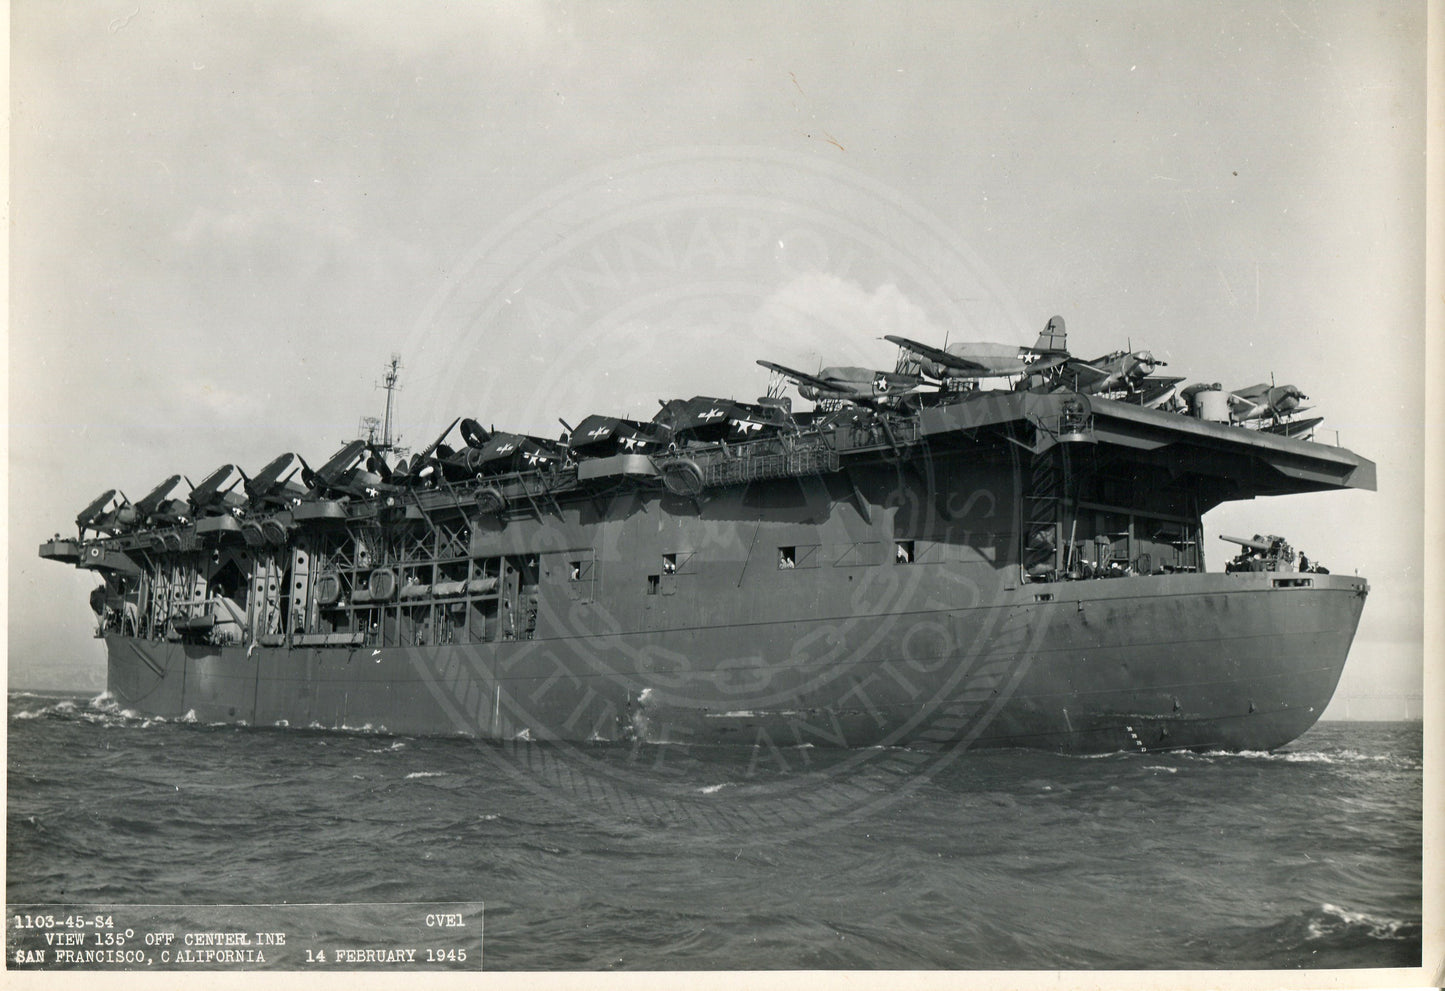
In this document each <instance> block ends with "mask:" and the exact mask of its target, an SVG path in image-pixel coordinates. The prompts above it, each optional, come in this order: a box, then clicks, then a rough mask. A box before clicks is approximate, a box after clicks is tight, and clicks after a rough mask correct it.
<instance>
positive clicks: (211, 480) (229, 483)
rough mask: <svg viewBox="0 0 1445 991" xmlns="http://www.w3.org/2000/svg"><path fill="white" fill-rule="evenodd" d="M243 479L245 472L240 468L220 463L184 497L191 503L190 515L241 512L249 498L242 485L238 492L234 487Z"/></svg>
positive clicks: (243, 480) (240, 483) (235, 513)
mask: <svg viewBox="0 0 1445 991" xmlns="http://www.w3.org/2000/svg"><path fill="white" fill-rule="evenodd" d="M245 481H246V473H245V472H243V471H241V469H239V468H237V467H236V466H235V465H221V467H219V468H217V469H216V470H215V471H213V472H211V473H210V474H209V475H207V476H206V477H205V478H203V479H201V484H200V485H197V486H196V487H195V488H194V489H192V490H191V494H190V495H189V496H187V497H186V501H187V502H189V503H190V504H191V515H192V516H193V517H200V516H206V515H217V516H219V515H223V514H225V513H231V514H233V515H237V514H239V513H241V512H242V511H243V510H245V508H246V505H247V503H248V502H249V501H250V500H249V499H248V498H247V495H246V490H245V488H244V487H243V488H242V489H241V490H240V491H239V492H238V491H237V490H236V487H237V486H241V485H243V483H244V482H245Z"/></svg>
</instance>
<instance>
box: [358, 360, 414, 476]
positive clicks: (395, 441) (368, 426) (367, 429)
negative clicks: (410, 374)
mask: <svg viewBox="0 0 1445 991" xmlns="http://www.w3.org/2000/svg"><path fill="white" fill-rule="evenodd" d="M400 371H401V355H399V354H395V353H393V354H392V356H391V360H390V361H389V362H387V365H386V372H385V374H384V375H383V377H382V380H381V382H380V383H379V384H378V385H377V386H376V387H377V388H378V389H385V390H386V415H385V417H383V418H381V419H378V418H377V417H374V416H363V417H362V418H361V425H360V426H359V427H358V428H357V432H358V433H359V434H360V435H361V437H362V438H363V439H364V440H365V441H366V443H367V445H368V446H369V447H370V448H371V449H372V450H373V451H376V452H377V453H379V454H380V453H384V452H389V451H390V452H396V453H399V454H406V453H407V452H406V450H405V449H404V448H403V447H402V446H401V436H400V435H399V434H398V435H393V434H392V432H391V425H392V414H393V413H394V412H395V408H396V392H397V390H399V389H400V388H401V385H400V383H399V379H400V375H399V373H400ZM378 430H380V431H381V438H380V440H378V439H377V436H376V433H377V431H378Z"/></svg>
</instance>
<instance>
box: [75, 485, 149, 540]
mask: <svg viewBox="0 0 1445 991" xmlns="http://www.w3.org/2000/svg"><path fill="white" fill-rule="evenodd" d="M123 511H125V512H128V513H129V515H130V516H131V519H130V521H129V522H131V523H133V522H135V519H134V515H135V514H134V509H133V507H132V506H131V504H130V500H129V499H127V498H126V497H125V493H124V492H121V491H120V490H119V489H106V490H105V491H104V492H102V493H101V494H100V495H99V496H98V497H97V498H96V499H95V501H93V502H92V503H91V504H90V505H88V506H86V507H85V508H84V509H82V510H81V511H80V513H79V514H78V515H77V516H76V517H75V525H76V526H77V527H79V528H80V530H81V533H82V535H83V534H84V532H85V531H86V530H94V531H95V532H96V533H103V534H114V533H119V532H121V531H122V530H124V529H125V525H126V521H122V520H121V518H120V517H121V513H122V512H123Z"/></svg>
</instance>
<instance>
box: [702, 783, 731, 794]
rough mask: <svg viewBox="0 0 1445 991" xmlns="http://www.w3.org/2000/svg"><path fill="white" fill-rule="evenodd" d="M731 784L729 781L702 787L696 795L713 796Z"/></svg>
mask: <svg viewBox="0 0 1445 991" xmlns="http://www.w3.org/2000/svg"><path fill="white" fill-rule="evenodd" d="M731 784H732V782H731V781H724V782H723V783H722V784H719V785H704V786H703V787H701V788H699V789H698V793H699V794H701V795H715V794H717V793H718V792H720V791H722V790H723V789H724V788H727V787H728V786H729V785H731Z"/></svg>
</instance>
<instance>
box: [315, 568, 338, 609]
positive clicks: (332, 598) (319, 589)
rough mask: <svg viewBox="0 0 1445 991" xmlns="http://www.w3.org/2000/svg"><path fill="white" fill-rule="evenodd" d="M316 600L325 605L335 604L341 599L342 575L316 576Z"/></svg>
mask: <svg viewBox="0 0 1445 991" xmlns="http://www.w3.org/2000/svg"><path fill="white" fill-rule="evenodd" d="M316 601H317V602H318V603H319V604H321V605H323V606H334V605H336V603H338V602H340V601H341V577H340V576H339V575H333V574H324V575H317V576H316Z"/></svg>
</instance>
